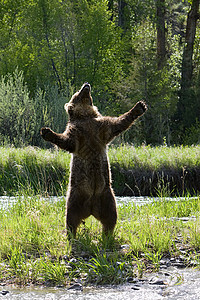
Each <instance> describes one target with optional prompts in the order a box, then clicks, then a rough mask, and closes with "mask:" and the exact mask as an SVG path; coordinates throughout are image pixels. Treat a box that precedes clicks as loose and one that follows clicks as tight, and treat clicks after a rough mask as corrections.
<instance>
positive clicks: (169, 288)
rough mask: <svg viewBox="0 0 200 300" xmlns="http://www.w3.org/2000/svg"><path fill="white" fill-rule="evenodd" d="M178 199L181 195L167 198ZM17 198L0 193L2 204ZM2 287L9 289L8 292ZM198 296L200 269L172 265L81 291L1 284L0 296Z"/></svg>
mask: <svg viewBox="0 0 200 300" xmlns="http://www.w3.org/2000/svg"><path fill="white" fill-rule="evenodd" d="M46 200H47V201H59V200H61V197H60V198H57V197H52V198H46ZM156 200H157V199H156V198H149V197H123V198H121V197H117V204H118V205H122V204H124V203H129V202H133V203H135V204H136V205H144V204H146V203H149V202H152V201H156ZM167 200H169V201H178V200H179V199H177V198H176V199H170V198H169V199H167ZM15 202H16V198H15V197H6V196H3V197H0V208H3V209H7V208H9V206H11V205H13V203H15ZM2 291H7V292H8V293H7V294H6V295H3V294H2ZM1 299H10V300H72V299H73V300H74V299H76V300H98V299H99V300H100V299H105V300H122V299H126V300H129V299H133V300H159V299H162V300H165V299H168V300H179V299H181V300H182V299H184V300H187V299H188V300H197V299H200V271H199V270H195V269H192V268H185V269H177V268H175V267H170V268H166V269H163V270H161V271H160V272H159V273H153V274H149V275H148V276H147V277H146V278H144V280H141V281H140V280H138V281H136V282H133V283H127V284H125V285H120V286H116V287H114V286H110V287H108V286H107V287H100V288H90V287H83V290H82V291H73V290H68V289H67V288H43V287H37V288H36V287H34V288H33V287H26V288H23V289H20V288H14V287H9V286H0V300H1Z"/></svg>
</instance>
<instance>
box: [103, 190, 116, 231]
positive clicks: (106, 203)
mask: <svg viewBox="0 0 200 300" xmlns="http://www.w3.org/2000/svg"><path fill="white" fill-rule="evenodd" d="M101 197H102V199H101V208H100V216H99V219H100V221H101V223H102V226H103V234H105V235H109V234H112V233H113V231H114V228H115V225H116V223H117V209H116V202H115V197H114V194H113V191H112V190H111V189H106V191H105V192H104V193H103V195H102V196H101Z"/></svg>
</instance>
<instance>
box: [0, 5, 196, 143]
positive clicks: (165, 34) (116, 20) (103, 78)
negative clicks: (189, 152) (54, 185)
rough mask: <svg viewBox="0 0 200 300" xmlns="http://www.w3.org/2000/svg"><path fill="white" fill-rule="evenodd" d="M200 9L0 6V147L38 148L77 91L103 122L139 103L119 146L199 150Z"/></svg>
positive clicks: (57, 127)
mask: <svg viewBox="0 0 200 300" xmlns="http://www.w3.org/2000/svg"><path fill="white" fill-rule="evenodd" d="M198 19H199V0H183V1H181V0H143V1H140V0H125V1H121V0H118V1H114V0H110V1H107V0H73V1H72V0H0V77H1V79H0V145H2V146H3V145H14V146H16V147H21V146H24V145H25V146H26V145H34V146H40V147H44V146H45V143H44V142H43V141H42V139H41V138H40V135H39V131H40V128H41V127H42V126H49V127H51V128H52V129H53V130H54V131H56V132H63V131H64V129H65V125H66V121H67V116H66V113H65V111H64V104H65V103H66V102H68V101H69V99H70V97H71V95H72V94H73V93H74V92H75V91H77V90H78V89H79V88H80V86H81V85H82V84H83V83H84V82H86V81H87V82H89V83H90V84H91V86H92V96H93V99H94V104H95V105H96V106H97V107H98V108H99V110H100V112H101V113H102V114H103V115H112V116H117V115H120V114H122V113H124V112H125V111H126V110H128V109H130V108H131V107H132V106H133V105H134V104H135V103H136V102H137V101H138V100H142V99H143V100H144V101H145V102H146V103H147V105H148V112H147V113H146V114H145V116H143V117H142V119H141V120H140V121H138V122H137V123H136V125H135V126H134V127H132V128H131V129H130V130H129V131H128V132H126V133H124V134H123V136H121V137H120V138H118V140H117V141H116V143H126V142H128V143H134V144H135V145H139V144H142V143H145V144H151V145H161V144H163V143H165V144H167V145H180V144H188V145H191V144H197V143H199V141H200V25H199V22H198Z"/></svg>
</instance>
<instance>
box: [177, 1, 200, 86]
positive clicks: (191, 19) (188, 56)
mask: <svg viewBox="0 0 200 300" xmlns="http://www.w3.org/2000/svg"><path fill="white" fill-rule="evenodd" d="M198 11H199V0H193V1H192V6H191V10H190V11H189V13H188V16H187V26H186V35H185V48H184V52H183V61H182V82H181V89H182V90H184V89H185V88H188V87H190V86H191V80H192V69H193V66H192V56H193V46H194V40H195V34H196V24H197V19H198Z"/></svg>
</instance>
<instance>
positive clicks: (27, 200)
mask: <svg viewBox="0 0 200 300" xmlns="http://www.w3.org/2000/svg"><path fill="white" fill-rule="evenodd" d="M177 200H178V199H177ZM191 216H195V219H194V220H193V221H192V220H191V221H188V222H183V221H182V219H181V218H182V217H191ZM0 219H1V222H0V282H5V283H7V284H8V283H15V284H19V285H26V284H51V285H58V284H59V285H60V284H62V285H69V284H70V283H71V282H74V280H76V279H77V278H79V280H81V281H82V283H83V284H120V283H123V282H125V281H126V280H127V278H130V277H142V276H143V275H144V273H145V272H147V271H148V272H149V271H151V272H152V271H157V270H159V266H160V259H161V258H163V257H178V256H179V254H180V246H181V248H182V249H183V248H184V249H185V256H186V259H188V261H189V260H190V259H197V261H198V265H199V266H200V262H199V259H198V255H197V254H196V253H198V251H199V250H200V198H199V197H197V198H190V197H185V198H183V199H181V200H179V201H168V200H167V199H165V198H160V200H155V201H153V202H152V203H150V204H147V205H144V206H135V205H134V203H129V204H126V205H125V204H124V205H120V206H119V207H118V223H117V226H116V230H115V233H114V236H110V237H108V238H106V237H104V236H102V234H101V224H100V223H99V222H98V221H97V220H95V219H94V218H93V217H90V218H88V219H87V220H86V223H85V225H81V226H80V228H79V230H78V234H77V239H76V240H74V241H73V243H70V242H69V241H68V239H67V237H66V231H65V201H64V198H61V199H60V201H58V202H50V201H47V200H42V199H40V198H39V197H35V196H31V197H29V196H24V197H19V198H18V200H17V202H16V203H15V204H14V205H13V206H11V207H9V209H8V210H3V209H1V210H0ZM122 245H124V246H122Z"/></svg>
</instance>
